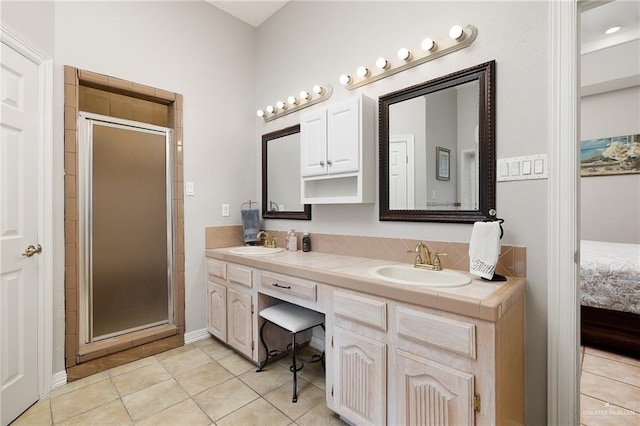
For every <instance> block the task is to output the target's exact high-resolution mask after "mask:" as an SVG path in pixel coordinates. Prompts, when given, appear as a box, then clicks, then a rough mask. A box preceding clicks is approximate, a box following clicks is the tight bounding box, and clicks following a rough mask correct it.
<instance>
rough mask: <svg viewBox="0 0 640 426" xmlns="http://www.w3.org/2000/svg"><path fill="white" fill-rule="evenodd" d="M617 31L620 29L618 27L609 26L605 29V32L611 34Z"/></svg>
mask: <svg viewBox="0 0 640 426" xmlns="http://www.w3.org/2000/svg"><path fill="white" fill-rule="evenodd" d="M618 31H620V27H611V28H609V29H608V30H607V31H605V32H604V33H605V34H613V33H617V32H618Z"/></svg>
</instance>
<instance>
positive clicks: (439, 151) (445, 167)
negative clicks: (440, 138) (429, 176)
mask: <svg viewBox="0 0 640 426" xmlns="http://www.w3.org/2000/svg"><path fill="white" fill-rule="evenodd" d="M450 156H451V150H449V149H447V148H443V147H441V146H437V147H436V179H438V180H449V179H451V171H450V170H451V167H450Z"/></svg>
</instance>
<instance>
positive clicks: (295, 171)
mask: <svg viewBox="0 0 640 426" xmlns="http://www.w3.org/2000/svg"><path fill="white" fill-rule="evenodd" d="M300 196H301V191H300V125H296V126H291V127H287V128H286V129H282V130H278V131H275V132H271V133H266V134H264V135H262V217H263V218H265V219H299V220H311V204H304V205H303V204H302V203H301V202H300Z"/></svg>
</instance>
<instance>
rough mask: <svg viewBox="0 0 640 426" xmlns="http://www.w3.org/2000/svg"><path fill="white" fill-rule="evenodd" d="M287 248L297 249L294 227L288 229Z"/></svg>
mask: <svg viewBox="0 0 640 426" xmlns="http://www.w3.org/2000/svg"><path fill="white" fill-rule="evenodd" d="M287 250H289V251H296V250H298V237H296V231H295V230H294V229H290V230H289V233H288V234H287Z"/></svg>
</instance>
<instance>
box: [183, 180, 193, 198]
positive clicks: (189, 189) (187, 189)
mask: <svg viewBox="0 0 640 426" xmlns="http://www.w3.org/2000/svg"><path fill="white" fill-rule="evenodd" d="M184 195H191V196H193V195H196V186H195V184H194V183H193V182H185V183H184Z"/></svg>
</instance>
